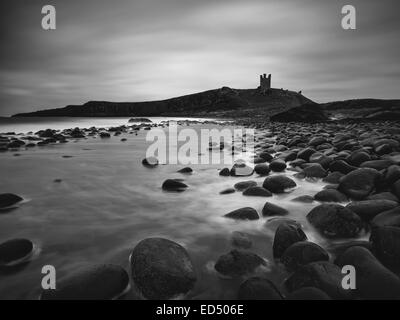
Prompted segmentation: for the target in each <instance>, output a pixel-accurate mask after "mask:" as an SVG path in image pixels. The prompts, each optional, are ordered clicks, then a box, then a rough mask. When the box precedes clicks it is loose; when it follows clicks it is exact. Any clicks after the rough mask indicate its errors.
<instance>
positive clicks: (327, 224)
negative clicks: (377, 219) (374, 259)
mask: <svg viewBox="0 0 400 320" xmlns="http://www.w3.org/2000/svg"><path fill="white" fill-rule="evenodd" d="M307 220H308V221H309V222H310V223H311V224H312V225H313V226H314V227H315V228H316V229H318V230H319V231H320V232H321V233H323V234H324V235H325V236H327V237H330V238H352V237H355V236H357V235H358V234H359V232H360V231H361V229H362V226H363V224H362V221H361V219H360V217H359V216H358V215H357V214H355V213H354V212H352V211H351V210H349V209H347V208H345V207H343V206H341V205H339V204H321V205H319V206H317V207H315V208H314V209H312V210H311V211H310V212H309V213H308V215H307Z"/></svg>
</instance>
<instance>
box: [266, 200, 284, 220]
mask: <svg viewBox="0 0 400 320" xmlns="http://www.w3.org/2000/svg"><path fill="white" fill-rule="evenodd" d="M288 213H289V211H287V210H286V209H284V208H282V207H280V206H278V205H276V204H273V203H270V202H266V203H265V205H264V207H263V209H262V215H263V216H264V217H269V216H284V215H287V214H288Z"/></svg>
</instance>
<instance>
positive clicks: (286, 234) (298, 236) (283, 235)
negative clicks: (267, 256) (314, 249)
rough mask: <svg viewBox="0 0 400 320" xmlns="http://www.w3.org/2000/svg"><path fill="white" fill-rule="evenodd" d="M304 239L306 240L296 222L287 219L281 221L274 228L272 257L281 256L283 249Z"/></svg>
mask: <svg viewBox="0 0 400 320" xmlns="http://www.w3.org/2000/svg"><path fill="white" fill-rule="evenodd" d="M304 240H307V236H306V234H305V233H304V231H303V230H302V229H301V226H300V225H299V224H298V223H297V222H295V221H294V222H291V221H287V222H283V223H281V224H280V225H279V226H278V228H277V229H276V232H275V237H274V243H273V245H272V251H273V255H274V258H280V257H282V255H283V253H284V252H285V250H286V249H287V248H289V247H290V246H291V245H292V244H294V243H296V242H299V241H304Z"/></svg>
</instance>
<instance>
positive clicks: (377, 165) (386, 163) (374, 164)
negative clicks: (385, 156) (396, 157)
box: [360, 160, 394, 171]
mask: <svg viewBox="0 0 400 320" xmlns="http://www.w3.org/2000/svg"><path fill="white" fill-rule="evenodd" d="M393 164H394V163H393V161H391V160H371V161H366V162H363V163H362V164H361V165H360V167H361V168H372V169H375V170H378V171H380V170H384V169H386V168H388V167H390V166H391V165H393Z"/></svg>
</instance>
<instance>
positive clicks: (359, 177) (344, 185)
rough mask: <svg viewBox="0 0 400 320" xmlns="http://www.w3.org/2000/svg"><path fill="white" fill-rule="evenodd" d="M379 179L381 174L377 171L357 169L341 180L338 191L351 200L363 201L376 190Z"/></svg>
mask: <svg viewBox="0 0 400 320" xmlns="http://www.w3.org/2000/svg"><path fill="white" fill-rule="evenodd" d="M379 178H380V174H379V172H378V171H376V170H375V169H371V168H361V169H357V170H354V171H352V172H350V173H348V174H347V175H346V176H344V177H343V178H342V179H341V180H340V184H339V188H338V189H339V191H341V192H343V193H344V194H346V195H347V196H348V197H350V198H353V199H356V200H362V199H364V198H366V197H367V196H368V195H369V194H370V193H371V192H372V190H374V188H375V183H376V182H377V181H378V179H379Z"/></svg>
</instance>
